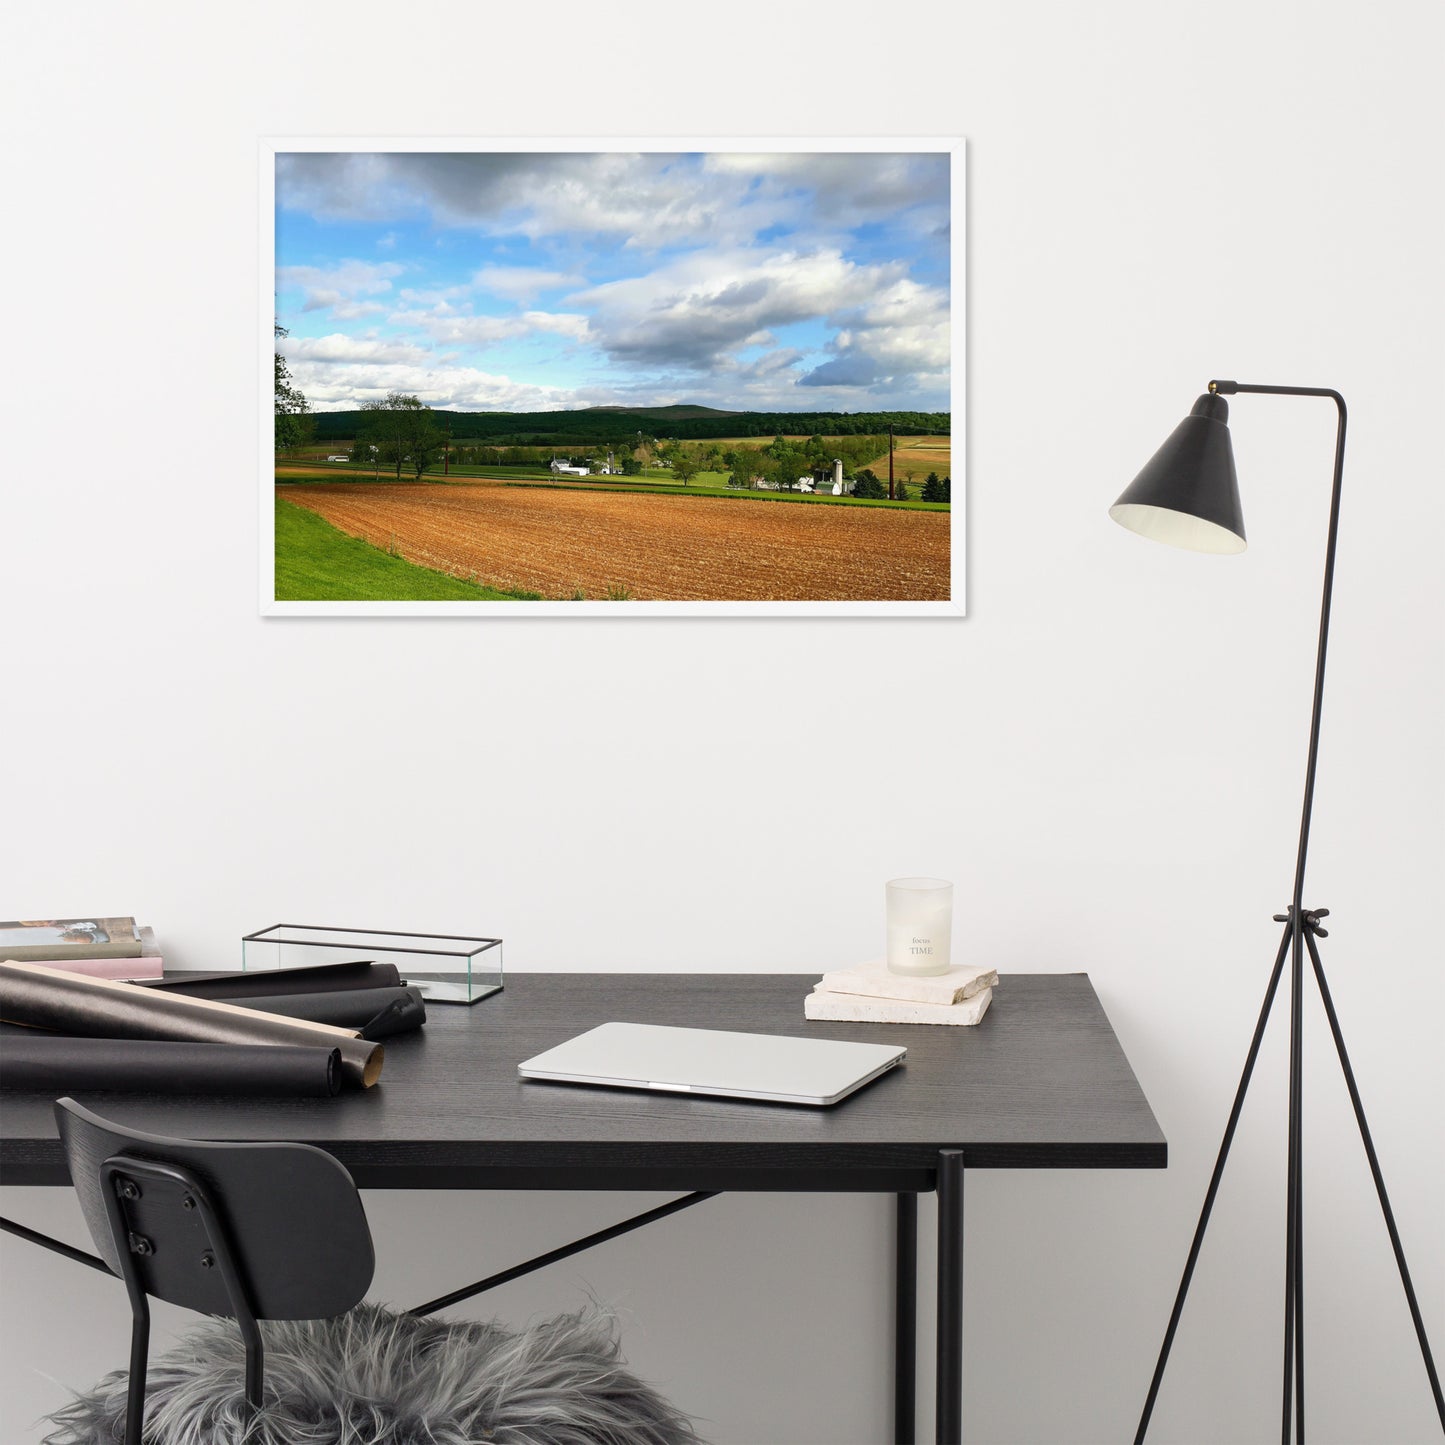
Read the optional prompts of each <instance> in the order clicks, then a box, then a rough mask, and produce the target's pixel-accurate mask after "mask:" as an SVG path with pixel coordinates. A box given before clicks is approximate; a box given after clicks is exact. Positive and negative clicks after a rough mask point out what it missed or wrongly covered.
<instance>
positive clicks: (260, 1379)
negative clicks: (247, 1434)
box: [237, 1319, 266, 1411]
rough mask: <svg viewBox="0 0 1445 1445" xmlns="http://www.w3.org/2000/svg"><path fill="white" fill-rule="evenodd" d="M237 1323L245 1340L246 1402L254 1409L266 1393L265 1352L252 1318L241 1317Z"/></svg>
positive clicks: (259, 1404)
mask: <svg viewBox="0 0 1445 1445" xmlns="http://www.w3.org/2000/svg"><path fill="white" fill-rule="evenodd" d="M237 1324H239V1325H240V1327H241V1337H242V1339H244V1340H245V1342H246V1403H247V1404H248V1405H249V1406H250V1407H251V1409H252V1411H256V1410H259V1409H260V1408H261V1402H262V1400H263V1399H264V1398H265V1393H266V1352H265V1350H264V1349H263V1348H262V1345H261V1329H260V1326H259V1325H257V1323H256V1321H255V1320H254V1319H241V1320H238V1321H237Z"/></svg>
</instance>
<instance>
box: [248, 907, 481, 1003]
mask: <svg viewBox="0 0 1445 1445" xmlns="http://www.w3.org/2000/svg"><path fill="white" fill-rule="evenodd" d="M357 959H366V960H368V961H370V962H372V963H394V964H395V965H396V967H397V970H398V971H399V972H400V974H401V976H402V977H403V978H404V979H405V980H406V981H407V982H408V983H411V984H415V985H416V986H417V987H418V988H420V989H421V993H422V997H423V998H425V999H427V1000H428V1001H429V1002H435V1003H465V1004H472V1003H480V1002H481V1000H482V999H484V998H490V997H491V995H492V994H494V993H498V992H500V990H501V987H502V940H501V939H500V938H471V937H468V936H465V935H461V934H452V933H392V932H388V931H386V930H384V929H376V928H322V927H319V926H317V925H315V924H310V923H273V924H272V925H271V927H269V928H261V929H258V930H257V931H256V932H255V933H248V934H246V935H245V937H244V938H242V940H241V967H242V968H243V969H246V970H251V969H255V970H256V971H258V972H261V971H264V970H266V969H272V968H299V967H302V966H305V965H308V964H321V963H349V962H351V961H352V960H357Z"/></svg>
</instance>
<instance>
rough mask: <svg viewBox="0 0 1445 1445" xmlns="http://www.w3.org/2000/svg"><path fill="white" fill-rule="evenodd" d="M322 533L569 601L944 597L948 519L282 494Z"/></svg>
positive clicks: (362, 493)
mask: <svg viewBox="0 0 1445 1445" xmlns="http://www.w3.org/2000/svg"><path fill="white" fill-rule="evenodd" d="M280 495H282V496H283V497H284V498H285V499H286V500H287V501H288V502H294V503H296V504H297V505H298V506H302V507H307V508H309V509H310V510H311V511H313V512H316V513H317V514H318V515H320V516H322V517H324V518H325V519H326V520H327V521H328V522H330V523H331V525H332V526H333V527H337V528H339V529H340V530H341V531H343V532H349V533H350V534H351V535H352V536H355V537H364V538H365V539H366V540H367V541H368V542H371V543H373V544H374V545H376V546H378V547H390V548H391V549H392V550H393V551H395V552H396V553H397V554H398V555H399V556H401V557H404V558H406V559H407V560H408V561H410V562H417V563H420V564H421V565H422V566H425V567H434V568H436V569H437V570H438V571H442V572H448V573H451V574H452V575H454V576H460V577H475V578H476V579H477V580H478V581H480V582H483V583H486V584H488V585H490V586H493V587H502V588H509V589H524V590H526V591H530V592H540V593H542V595H543V596H544V597H557V598H570V597H572V595H573V594H574V593H575V592H577V591H579V590H580V591H582V592H584V593H585V594H586V595H587V597H588V598H601V597H604V596H605V595H606V593H607V591H608V589H609V588H611V589H626V592H627V593H628V595H630V596H631V597H633V598H636V599H637V600H639V601H739V602H753V601H787V602H804V601H879V602H897V601H947V599H948V595H949V520H948V513H947V512H910V511H902V510H893V509H890V508H882V507H848V506H836V505H826V504H821V503H810V502H774V501H761V500H757V501H755V500H753V499H751V498H741V497H740V498H737V499H732V498H725V497H710V498H709V497H654V496H646V495H638V494H635V493H620V492H593V493H588V492H583V491H562V490H558V491H552V490H549V489H548V488H546V487H515V486H505V485H498V484H496V483H487V482H480V483H477V484H475V485H459V484H457V483H455V482H453V483H452V484H450V485H433V484H429V483H422V484H420V485H418V484H415V483H404V484H401V485H397V484H396V483H394V482H393V483H386V482H383V483H381V484H380V485H377V484H374V483H357V482H341V483H338V484H336V485H333V486H324V485H323V486H304V487H284V488H282V489H281V492H280Z"/></svg>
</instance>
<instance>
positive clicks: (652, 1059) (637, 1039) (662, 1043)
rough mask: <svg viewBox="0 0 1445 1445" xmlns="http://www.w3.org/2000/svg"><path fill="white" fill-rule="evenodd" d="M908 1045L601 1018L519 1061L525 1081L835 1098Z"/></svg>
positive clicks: (783, 1100)
mask: <svg viewBox="0 0 1445 1445" xmlns="http://www.w3.org/2000/svg"><path fill="white" fill-rule="evenodd" d="M907 1052H908V1050H907V1049H903V1048H898V1047H897V1046H896V1045H892V1044H854V1043H845V1042H843V1041H842V1040H839V1039H799V1038H778V1037H776V1036H775V1035H772V1034H739V1033H729V1032H725V1031H723V1030H720V1029H680V1028H668V1027H666V1026H664V1025H660V1024H625V1023H610V1024H599V1025H598V1026H597V1027H596V1028H595V1029H589V1030H588V1031H587V1032H586V1033H585V1034H579V1035H578V1036H577V1037H576V1038H575V1039H568V1040H567V1042H566V1043H565V1044H558V1045H557V1047H556V1048H555V1049H548V1050H547V1051H546V1052H545V1053H541V1054H538V1055H537V1056H536V1057H535V1058H531V1059H527V1060H526V1061H525V1062H524V1063H520V1064H518V1065H517V1072H518V1073H519V1074H521V1076H522V1077H523V1078H524V1079H541V1080H547V1081H549V1082H553V1083H564V1084H604V1085H607V1086H610V1087H612V1088H615V1089H657V1090H661V1091H663V1092H665V1093H669V1094H720V1095H722V1096H724V1097H725V1098H730V1099H762V1100H764V1101H767V1102H771V1103H777V1104H836V1103H837V1102H838V1100H839V1099H843V1098H846V1097H847V1096H848V1095H849V1094H851V1093H852V1092H853V1091H854V1090H855V1089H861V1088H862V1087H863V1085H864V1084H866V1083H868V1082H870V1081H871V1080H873V1079H876V1078H877V1077H878V1076H879V1074H884V1073H887V1071H888V1070H889V1069H891V1068H893V1067H894V1066H895V1065H897V1064H900V1063H902V1062H903V1058H904V1055H905V1054H906V1053H907Z"/></svg>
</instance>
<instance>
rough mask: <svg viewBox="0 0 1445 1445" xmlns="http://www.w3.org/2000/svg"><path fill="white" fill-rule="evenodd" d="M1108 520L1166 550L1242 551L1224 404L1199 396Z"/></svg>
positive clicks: (1217, 398)
mask: <svg viewBox="0 0 1445 1445" xmlns="http://www.w3.org/2000/svg"><path fill="white" fill-rule="evenodd" d="M1109 515H1110V516H1111V517H1112V518H1113V519H1114V520H1115V521H1116V522H1118V523H1119V525H1120V526H1122V527H1127V528H1128V529H1129V530H1130V531H1131V532H1137V533H1139V535H1140V536H1141V537H1148V538H1150V539H1151V540H1153V541H1155V542H1167V543H1168V544H1169V545H1170V546H1171V547H1185V548H1187V549H1188V550H1189V551H1191V552H1217V553H1227V552H1243V551H1244V547H1245V541H1244V514H1243V512H1242V511H1241V509H1240V505H1239V482H1238V480H1237V478H1236V477H1235V474H1234V447H1233V445H1232V444H1231V442H1230V439H1229V403H1228V402H1227V401H1225V399H1224V398H1223V397H1222V396H1216V395H1215V394H1214V393H1213V392H1209V393H1206V394H1205V395H1204V396H1201V397H1200V398H1199V400H1198V401H1196V402H1195V403H1194V407H1193V409H1192V410H1191V411H1190V413H1189V415H1188V416H1187V417H1185V418H1184V420H1183V421H1182V422H1180V423H1179V425H1178V426H1177V427H1175V428H1174V430H1173V432H1172V433H1171V434H1170V436H1169V439H1168V441H1166V442H1165V443H1164V445H1163V446H1162V447H1160V448H1159V450H1158V451H1157V452H1155V453H1154V455H1153V456H1152V457H1151V458H1150V459H1149V461H1148V463H1147V464H1146V465H1145V467H1144V470H1143V471H1142V472H1140V473H1139V475H1138V476H1137V477H1135V478H1134V480H1133V481H1132V482H1131V483H1130V484H1129V486H1128V488H1127V489H1126V490H1125V492H1124V494H1123V496H1121V497H1120V498H1119V500H1118V501H1117V502H1115V503H1114V505H1113V506H1112V507H1110V508H1109Z"/></svg>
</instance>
